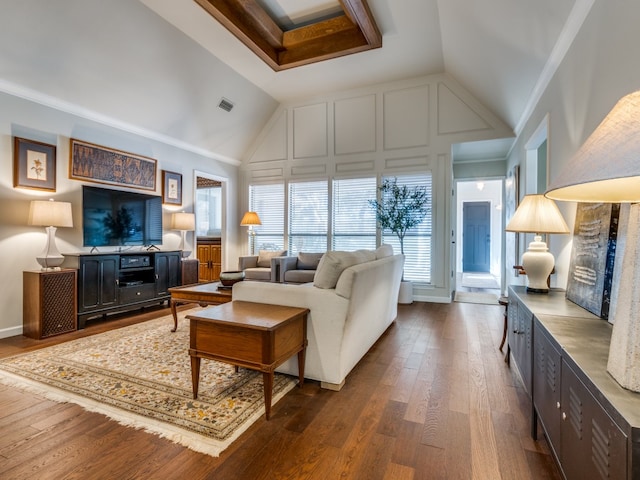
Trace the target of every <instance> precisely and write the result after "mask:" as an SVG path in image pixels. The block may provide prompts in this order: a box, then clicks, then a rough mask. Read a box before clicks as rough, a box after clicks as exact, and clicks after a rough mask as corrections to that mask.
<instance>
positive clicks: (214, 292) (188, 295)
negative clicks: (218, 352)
mask: <svg viewBox="0 0 640 480" xmlns="http://www.w3.org/2000/svg"><path fill="white" fill-rule="evenodd" d="M220 287H222V284H221V283H220V282H210V283H199V284H195V285H185V286H183V287H172V288H170V289H169V293H170V294H171V300H170V301H169V304H170V305H171V315H173V329H172V330H171V331H172V332H175V331H176V330H177V329H178V314H177V312H176V307H177V306H178V305H181V304H183V303H197V304H199V305H200V306H201V307H204V306H206V305H220V304H221V303H227V302H230V301H231V289H230V288H229V289H221V288H220Z"/></svg>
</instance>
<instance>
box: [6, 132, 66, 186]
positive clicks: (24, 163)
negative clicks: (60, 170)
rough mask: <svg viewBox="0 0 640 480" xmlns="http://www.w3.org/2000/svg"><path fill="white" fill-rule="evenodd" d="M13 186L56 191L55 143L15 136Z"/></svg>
mask: <svg viewBox="0 0 640 480" xmlns="http://www.w3.org/2000/svg"><path fill="white" fill-rule="evenodd" d="M13 186H14V187H24V188H33V189H36V190H49V191H52V192H55V191H56V147H55V145H49V144H46V143H41V142H36V141H34V140H27V139H25V138H19V137H14V143H13Z"/></svg>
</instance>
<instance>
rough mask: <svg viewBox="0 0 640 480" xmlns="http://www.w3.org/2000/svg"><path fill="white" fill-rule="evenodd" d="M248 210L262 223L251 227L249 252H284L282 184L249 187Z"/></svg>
mask: <svg viewBox="0 0 640 480" xmlns="http://www.w3.org/2000/svg"><path fill="white" fill-rule="evenodd" d="M249 209H250V210H251V211H253V212H257V213H258V216H259V217H260V222H261V223H262V225H258V226H256V227H253V230H254V232H255V236H254V237H253V239H254V241H255V245H250V246H249V247H250V249H251V251H253V252H255V254H256V255H257V253H258V251H259V250H284V183H274V184H269V185H251V186H250V187H249ZM245 228H248V227H245ZM250 241H251V239H250Z"/></svg>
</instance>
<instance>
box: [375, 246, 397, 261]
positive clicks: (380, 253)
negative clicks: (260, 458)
mask: <svg viewBox="0 0 640 480" xmlns="http://www.w3.org/2000/svg"><path fill="white" fill-rule="evenodd" d="M392 255H393V246H392V245H389V244H388V243H383V244H382V245H380V246H379V247H378V248H376V259H377V260H379V259H381V258H384V257H390V256H392Z"/></svg>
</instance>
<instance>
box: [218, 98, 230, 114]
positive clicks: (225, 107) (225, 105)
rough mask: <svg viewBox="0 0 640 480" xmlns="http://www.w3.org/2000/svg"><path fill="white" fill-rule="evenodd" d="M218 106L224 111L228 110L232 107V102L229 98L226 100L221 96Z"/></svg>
mask: <svg viewBox="0 0 640 480" xmlns="http://www.w3.org/2000/svg"><path fill="white" fill-rule="evenodd" d="M218 107H220V108H221V109H222V110H224V111H225V112H230V111H231V109H232V108H233V102H232V101H230V100H227V99H226V98H223V99H222V100H220V103H219V104H218Z"/></svg>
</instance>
